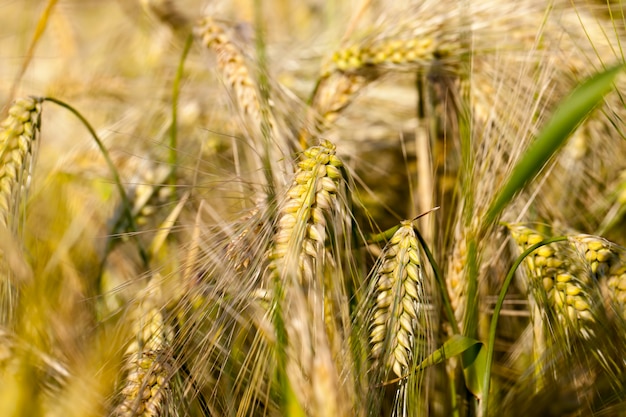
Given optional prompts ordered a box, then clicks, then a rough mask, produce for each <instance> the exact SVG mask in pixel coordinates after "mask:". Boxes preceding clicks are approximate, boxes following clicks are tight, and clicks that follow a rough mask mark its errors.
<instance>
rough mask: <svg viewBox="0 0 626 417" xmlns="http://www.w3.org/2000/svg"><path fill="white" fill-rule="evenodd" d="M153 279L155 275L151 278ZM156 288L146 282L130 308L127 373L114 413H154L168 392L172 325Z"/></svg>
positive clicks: (148, 416) (126, 416)
mask: <svg viewBox="0 0 626 417" xmlns="http://www.w3.org/2000/svg"><path fill="white" fill-rule="evenodd" d="M153 279H154V278H153ZM159 298H160V291H159V288H158V287H156V286H153V285H149V286H148V287H146V288H145V289H144V291H143V292H142V294H140V295H139V303H138V305H137V306H136V308H135V309H134V310H133V311H132V316H131V323H132V330H133V334H134V335H135V336H136V339H135V340H133V341H132V342H131V343H130V345H129V346H128V348H127V349H126V353H125V356H126V364H125V371H126V376H125V379H124V381H123V385H122V387H121V389H120V392H119V398H118V402H117V405H116V407H115V409H114V410H113V412H112V414H111V415H112V416H114V417H130V416H142V417H157V416H160V415H161V410H162V409H163V405H164V403H165V401H166V399H167V396H168V395H169V391H170V384H169V378H170V376H171V363H170V358H169V356H168V355H169V352H168V348H169V346H170V344H171V341H172V334H171V329H170V328H169V326H168V325H167V323H165V322H164V319H163V314H162V312H161V309H160V308H159V305H158V300H159Z"/></svg>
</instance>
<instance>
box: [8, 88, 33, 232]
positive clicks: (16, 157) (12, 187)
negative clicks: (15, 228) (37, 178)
mask: <svg viewBox="0 0 626 417" xmlns="http://www.w3.org/2000/svg"><path fill="white" fill-rule="evenodd" d="M41 102H42V99H41V98H37V97H28V98H20V99H18V100H16V101H15V102H14V103H13V105H12V106H11V107H10V108H9V115H8V116H7V118H6V119H4V121H3V122H2V124H0V223H1V224H2V226H4V227H7V226H8V225H9V223H10V217H11V215H12V214H13V211H14V209H15V208H16V207H17V205H19V202H18V201H17V200H18V198H16V197H19V191H20V187H21V186H22V182H24V181H25V180H26V178H24V175H28V174H24V172H25V171H27V170H28V168H29V167H28V158H29V157H30V156H31V153H32V149H33V146H34V143H35V142H36V140H37V137H38V133H39V129H40V125H41Z"/></svg>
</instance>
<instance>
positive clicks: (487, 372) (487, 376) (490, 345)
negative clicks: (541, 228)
mask: <svg viewBox="0 0 626 417" xmlns="http://www.w3.org/2000/svg"><path fill="white" fill-rule="evenodd" d="M563 240H567V237H564V236H559V237H554V238H551V239H546V240H543V241H541V242H539V243H536V244H534V245H532V246H531V247H529V248H528V249H526V250H525V251H524V253H522V254H521V255H520V256H519V257H518V258H517V260H516V261H515V263H514V264H513V266H511V269H509V272H508V274H507V276H506V278H505V280H504V283H503V284H502V290H500V295H499V296H498V301H497V302H496V305H495V307H494V309H493V317H492V318H491V324H490V326H489V341H488V342H487V357H486V359H485V368H484V374H483V382H482V388H483V393H484V397H483V399H482V402H481V410H482V414H481V415H483V416H487V415H488V414H487V411H488V409H487V408H488V406H489V383H490V381H491V366H492V363H493V354H494V344H495V341H496V330H497V328H498V318H499V317H500V311H501V310H502V306H503V305H504V298H505V297H506V293H507V292H508V290H509V286H510V285H511V282H512V281H513V277H514V276H515V271H517V268H518V267H519V266H520V265H521V263H522V262H523V261H524V259H526V257H527V256H528V255H530V254H531V253H533V252H534V251H535V250H537V249H538V248H540V247H542V246H545V245H547V244H550V243H553V242H560V241H563Z"/></svg>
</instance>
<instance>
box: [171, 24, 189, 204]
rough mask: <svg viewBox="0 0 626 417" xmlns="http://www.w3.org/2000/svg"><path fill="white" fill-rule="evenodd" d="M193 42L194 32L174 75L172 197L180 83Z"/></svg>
mask: <svg viewBox="0 0 626 417" xmlns="http://www.w3.org/2000/svg"><path fill="white" fill-rule="evenodd" d="M192 44H193V34H189V36H187V39H186V40H185V46H184V47H183V53H182V55H181V56H180V61H178V69H177V70H176V76H175V77H174V83H173V85H172V124H171V125H170V146H169V148H170V154H169V165H170V170H171V171H170V174H169V183H170V187H171V188H172V198H174V199H175V198H176V168H177V167H178V151H177V147H178V124H177V120H178V97H179V96H180V83H181V80H182V78H183V73H184V69H185V60H186V59H187V55H189V50H190V49H191V45H192Z"/></svg>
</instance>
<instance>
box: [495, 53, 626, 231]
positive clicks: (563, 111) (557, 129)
mask: <svg viewBox="0 0 626 417" xmlns="http://www.w3.org/2000/svg"><path fill="white" fill-rule="evenodd" d="M625 68H626V67H625V66H624V64H620V65H617V66H614V67H612V68H609V69H607V70H606V71H604V72H601V73H598V74H596V75H594V76H592V77H591V78H589V79H587V80H586V81H584V82H583V83H582V84H580V85H579V86H578V87H576V88H575V89H574V91H572V93H571V94H570V95H569V97H567V98H566V99H565V100H563V101H562V102H561V104H560V105H559V107H558V108H557V109H556V111H555V112H554V115H553V116H552V118H551V119H550V121H549V122H548V124H547V125H546V126H545V127H544V128H543V130H542V131H541V132H540V133H539V135H538V136H537V138H536V139H535V141H534V142H533V143H532V144H531V145H530V147H529V148H528V150H526V152H525V153H524V154H523V155H522V157H521V158H520V160H519V161H518V162H517V164H516V165H515V167H514V168H513V171H512V172H511V174H510V175H509V178H508V179H507V181H506V183H505V185H504V187H502V189H501V190H500V191H499V192H498V194H497V195H496V196H495V197H494V199H493V201H492V203H491V205H490V206H489V209H488V210H487V214H486V215H485V220H484V221H485V223H484V227H489V226H491V225H492V224H493V223H494V222H495V221H496V219H497V218H498V216H499V215H500V213H501V212H502V210H503V209H504V208H505V207H506V206H507V204H508V203H509V202H510V201H511V200H512V199H513V197H514V196H515V194H517V193H518V192H519V191H520V190H522V189H523V188H524V187H525V186H526V185H527V184H528V183H529V182H530V181H531V180H532V179H533V178H534V177H535V175H537V173H538V172H539V171H541V169H542V168H543V167H544V165H545V164H546V162H548V160H549V159H550V158H551V157H552V155H554V154H555V153H556V151H557V150H558V149H559V148H560V147H561V145H563V144H564V143H565V141H566V140H567V138H569V136H570V135H571V134H572V133H573V132H574V130H575V129H576V127H578V125H580V124H581V123H582V122H583V121H584V120H585V118H586V117H587V115H588V114H589V113H590V112H591V111H592V110H593V109H594V108H596V107H597V106H598V105H599V104H600V102H601V101H602V99H603V98H604V96H605V95H606V94H608V93H609V92H610V91H611V90H612V89H613V82H614V81H615V78H616V77H617V75H618V74H619V73H620V72H622V71H623V70H624V69H625Z"/></svg>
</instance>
